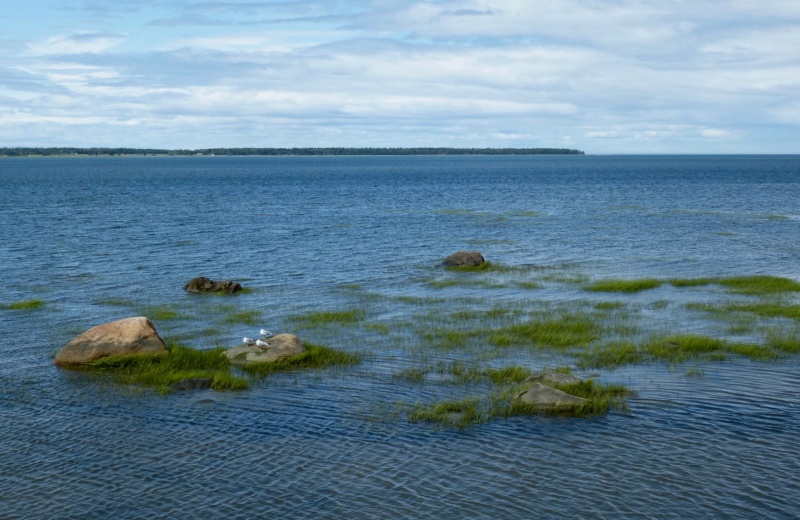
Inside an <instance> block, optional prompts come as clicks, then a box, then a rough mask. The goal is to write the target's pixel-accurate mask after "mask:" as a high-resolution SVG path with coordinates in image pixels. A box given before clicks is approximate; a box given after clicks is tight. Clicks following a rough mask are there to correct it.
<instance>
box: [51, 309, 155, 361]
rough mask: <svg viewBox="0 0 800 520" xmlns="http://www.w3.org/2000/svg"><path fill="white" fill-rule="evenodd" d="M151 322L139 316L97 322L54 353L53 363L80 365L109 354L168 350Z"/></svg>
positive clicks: (147, 352) (119, 354)
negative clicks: (101, 323)
mask: <svg viewBox="0 0 800 520" xmlns="http://www.w3.org/2000/svg"><path fill="white" fill-rule="evenodd" d="M168 352H169V351H168V350H167V346H166V345H164V341H163V340H162V339H161V337H160V336H159V335H158V332H156V328H155V326H154V325H153V322H152V321H150V320H149V319H147V318H145V317H143V316H139V317H136V318H125V319H122V320H118V321H112V322H111V323H105V324H103V325H98V326H96V327H92V328H91V329H89V330H87V331H86V332H84V333H83V334H81V335H80V336H77V337H76V338H75V339H73V340H72V341H70V342H69V343H67V345H66V346H65V347H64V348H62V349H61V350H60V351H59V352H58V354H56V359H55V363H56V365H83V364H86V363H91V362H92V361H96V360H98V359H101V358H104V357H108V356H123V355H125V354H151V355H152V354H167V353H168Z"/></svg>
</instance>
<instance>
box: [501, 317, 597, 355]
mask: <svg viewBox="0 0 800 520" xmlns="http://www.w3.org/2000/svg"><path fill="white" fill-rule="evenodd" d="M601 334H602V326H601V325H600V324H599V323H598V322H597V321H595V320H593V319H592V318H591V317H589V316H588V315H585V314H577V313H567V314H565V315H563V316H557V317H553V318H549V319H541V320H531V321H528V322H523V323H517V324H512V325H508V326H506V327H501V328H499V329H495V330H493V331H492V333H491V335H490V336H489V342H490V343H492V344H493V345H496V346H508V345H530V344H533V345H537V346H547V347H555V348H570V347H585V346H587V345H589V343H591V342H592V341H594V340H595V339H597V338H599V337H600V335H601Z"/></svg>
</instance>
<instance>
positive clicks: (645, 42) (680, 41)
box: [0, 0, 800, 153]
mask: <svg viewBox="0 0 800 520" xmlns="http://www.w3.org/2000/svg"><path fill="white" fill-rule="evenodd" d="M0 4H1V5H3V7H4V9H3V13H4V15H3V17H2V19H1V20H0V146H62V145H63V146H133V147H165V148H201V147H211V146H223V147H235V146H277V147H283V146H454V147H472V146H480V147H483V146H487V147H538V146H551V147H570V148H579V149H582V150H585V151H586V152H587V153H800V0H780V1H774V2H764V1H756V0H693V1H684V0H659V1H650V0H639V1H634V0H630V1H607V0H539V1H532V0H461V1H450V0H429V1H414V0H409V1H396V0H308V1H303V0H300V1H258V0H249V1H239V0H223V1H215V0H204V1H191V0H135V1H134V0H115V1H101V0H58V1H55V0H50V1H48V0H28V1H25V2H18V1H16V2H13V3H12V2H10V1H9V0H0Z"/></svg>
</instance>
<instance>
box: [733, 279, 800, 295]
mask: <svg viewBox="0 0 800 520" xmlns="http://www.w3.org/2000/svg"><path fill="white" fill-rule="evenodd" d="M718 283H719V284H721V285H723V286H725V287H729V288H730V289H732V290H733V291H735V292H737V293H740V294H753V295H759V294H780V293H787V292H798V291H800V283H798V282H796V281H794V280H790V279H789V278H780V277H777V276H767V275H758V276H735V277H730V278H721V279H719V280H718Z"/></svg>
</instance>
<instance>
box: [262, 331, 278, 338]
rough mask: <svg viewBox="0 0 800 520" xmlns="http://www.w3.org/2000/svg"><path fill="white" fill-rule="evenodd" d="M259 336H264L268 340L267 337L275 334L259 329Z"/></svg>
mask: <svg viewBox="0 0 800 520" xmlns="http://www.w3.org/2000/svg"><path fill="white" fill-rule="evenodd" d="M261 335H262V336H264V337H265V338H269V337H272V336H274V335H275V333H274V332H272V331H271V330H267V329H261Z"/></svg>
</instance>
